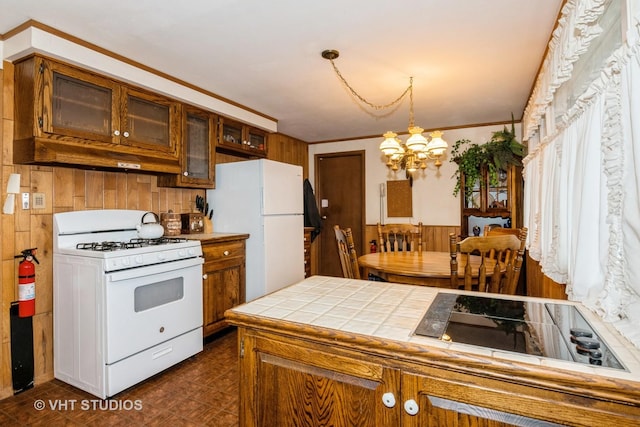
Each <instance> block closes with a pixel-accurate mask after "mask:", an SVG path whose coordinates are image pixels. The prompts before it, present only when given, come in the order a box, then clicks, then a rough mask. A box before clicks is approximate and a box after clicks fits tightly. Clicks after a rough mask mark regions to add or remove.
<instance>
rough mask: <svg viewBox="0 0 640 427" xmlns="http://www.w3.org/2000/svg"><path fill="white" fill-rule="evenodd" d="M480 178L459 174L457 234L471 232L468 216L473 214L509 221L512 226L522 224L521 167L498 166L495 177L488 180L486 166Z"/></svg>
mask: <svg viewBox="0 0 640 427" xmlns="http://www.w3.org/2000/svg"><path fill="white" fill-rule="evenodd" d="M480 176H481V179H480V181H476V182H475V183H473V184H470V183H467V182H466V180H465V176H464V175H462V176H461V183H460V184H461V185H460V188H461V189H465V190H466V191H464V190H461V191H460V199H461V220H460V234H461V237H462V238H465V237H467V236H470V235H472V233H471V231H472V230H470V226H469V219H470V218H471V217H475V218H474V219H475V220H476V222H477V221H478V218H480V221H484V222H490V220H491V219H495V220H496V221H495V222H499V223H503V224H509V225H510V226H511V227H514V228H515V227H521V226H522V187H523V183H522V168H521V167H519V166H509V167H508V168H507V169H506V170H499V171H498V174H497V180H496V181H494V182H491V180H490V178H489V173H488V171H487V170H483V171H482V172H481V175H480Z"/></svg>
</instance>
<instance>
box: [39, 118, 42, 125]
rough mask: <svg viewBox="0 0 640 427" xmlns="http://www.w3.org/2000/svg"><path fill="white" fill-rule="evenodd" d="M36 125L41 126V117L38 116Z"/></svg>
mask: <svg viewBox="0 0 640 427" xmlns="http://www.w3.org/2000/svg"><path fill="white" fill-rule="evenodd" d="M38 126H40V127H42V117H38Z"/></svg>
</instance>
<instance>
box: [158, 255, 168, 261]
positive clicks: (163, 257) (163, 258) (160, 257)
mask: <svg viewBox="0 0 640 427" xmlns="http://www.w3.org/2000/svg"><path fill="white" fill-rule="evenodd" d="M158 259H159V260H160V261H162V260H165V259H167V254H165V253H159V254H158Z"/></svg>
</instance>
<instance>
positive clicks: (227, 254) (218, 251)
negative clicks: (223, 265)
mask: <svg viewBox="0 0 640 427" xmlns="http://www.w3.org/2000/svg"><path fill="white" fill-rule="evenodd" d="M202 253H203V255H204V259H205V262H210V261H220V260H224V259H229V258H236V257H243V256H244V241H238V242H225V243H210V244H205V245H203V246H202Z"/></svg>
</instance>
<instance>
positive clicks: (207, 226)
mask: <svg viewBox="0 0 640 427" xmlns="http://www.w3.org/2000/svg"><path fill="white" fill-rule="evenodd" d="M202 232H203V233H204V234H210V233H213V221H212V220H210V219H209V218H208V217H206V216H205V217H204V227H203V230H202Z"/></svg>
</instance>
